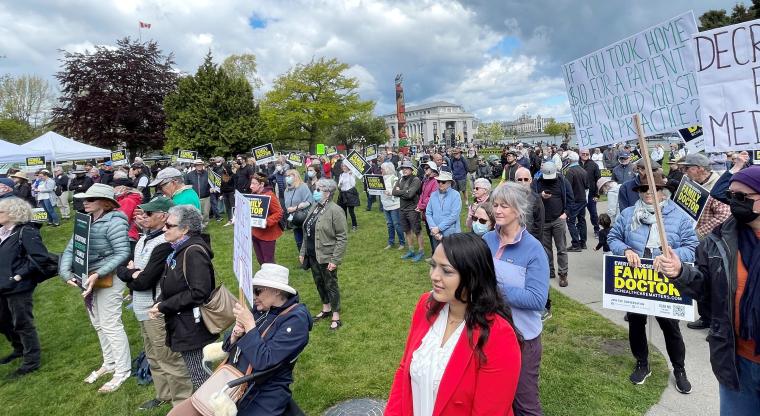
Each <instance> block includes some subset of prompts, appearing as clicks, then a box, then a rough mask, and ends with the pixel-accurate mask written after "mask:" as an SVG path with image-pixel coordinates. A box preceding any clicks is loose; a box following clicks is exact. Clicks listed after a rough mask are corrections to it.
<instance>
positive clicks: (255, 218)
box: [243, 194, 269, 228]
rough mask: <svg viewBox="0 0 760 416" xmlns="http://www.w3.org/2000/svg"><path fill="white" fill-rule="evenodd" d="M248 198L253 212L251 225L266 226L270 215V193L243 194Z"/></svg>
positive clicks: (256, 226)
mask: <svg viewBox="0 0 760 416" xmlns="http://www.w3.org/2000/svg"><path fill="white" fill-rule="evenodd" d="M243 196H245V197H246V198H248V203H249V204H250V207H251V209H250V212H251V227H254V228H266V227H267V215H269V195H256V194H243Z"/></svg>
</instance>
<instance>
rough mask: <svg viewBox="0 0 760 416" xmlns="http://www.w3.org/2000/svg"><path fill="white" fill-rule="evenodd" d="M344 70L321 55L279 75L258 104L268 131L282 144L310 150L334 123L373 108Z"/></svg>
mask: <svg viewBox="0 0 760 416" xmlns="http://www.w3.org/2000/svg"><path fill="white" fill-rule="evenodd" d="M346 69H348V65H346V64H344V63H341V62H338V61H337V60H336V59H334V58H333V59H329V60H326V59H325V58H320V59H319V60H318V61H312V62H310V63H309V64H299V65H296V66H295V67H294V68H292V69H291V70H290V71H289V72H287V73H286V74H283V75H281V76H280V77H278V78H277V79H276V80H275V81H274V87H273V88H272V90H271V91H269V92H268V93H267V94H266V97H265V98H264V101H263V103H262V106H261V115H262V118H263V119H264V121H265V123H266V125H267V127H268V131H267V133H269V134H271V135H272V137H273V138H274V140H275V141H277V142H278V143H279V145H280V146H281V147H290V146H294V147H296V146H300V147H304V146H308V148H309V150H310V151H312V152H313V151H314V150H315V147H316V144H317V143H318V142H325V141H327V139H328V135H329V134H330V133H331V132H332V131H333V129H334V128H335V127H336V126H340V125H342V124H344V123H346V122H348V121H349V120H351V118H352V117H356V116H357V115H359V114H364V113H367V112H370V111H372V108H373V103H372V102H371V101H362V100H360V98H359V94H358V93H357V91H356V90H357V88H358V86H359V81H357V80H356V78H351V77H347V76H346V75H345V74H344V71H345V70H346Z"/></svg>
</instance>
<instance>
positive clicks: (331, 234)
mask: <svg viewBox="0 0 760 416" xmlns="http://www.w3.org/2000/svg"><path fill="white" fill-rule="evenodd" d="M318 205H319V204H312V206H311V208H310V209H309V214H308V215H307V216H306V221H304V224H306V223H307V222H308V221H309V218H310V217H311V214H312V213H313V212H314V209H316V207H317V206H318ZM314 228H315V235H314V246H315V247H316V251H317V262H319V264H327V263H332V264H334V265H336V266H337V265H339V264H340V263H341V261H343V255H344V254H346V228H347V225H346V214H345V213H344V212H343V209H341V208H340V207H339V206H338V205H336V204H335V203H334V202H332V201H327V202H326V203H325V207H324V209H322V212H321V213H320V214H319V218H317V225H316V226H315V227H314ZM305 234H306V233H305V230H304V238H307V237H306V235H305ZM301 256H303V257H306V242H304V244H302V245H301Z"/></svg>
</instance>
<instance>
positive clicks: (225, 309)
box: [182, 244, 238, 335]
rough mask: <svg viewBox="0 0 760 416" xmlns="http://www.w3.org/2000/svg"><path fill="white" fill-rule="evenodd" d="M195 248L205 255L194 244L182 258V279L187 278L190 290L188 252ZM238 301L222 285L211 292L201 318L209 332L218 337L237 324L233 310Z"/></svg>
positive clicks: (202, 307)
mask: <svg viewBox="0 0 760 416" xmlns="http://www.w3.org/2000/svg"><path fill="white" fill-rule="evenodd" d="M193 247H198V248H200V249H201V250H203V252H204V253H205V252H206V250H205V249H204V248H203V247H202V246H201V245H200V244H193V245H191V246H190V247H188V248H187V249H186V250H185V253H184V256H183V257H182V277H184V278H185V284H187V287H188V289H189V288H190V282H189V281H188V280H187V275H186V274H185V270H187V251H188V250H190V249H191V248H193ZM237 302H238V300H237V298H235V295H233V294H232V293H231V292H230V291H229V290H228V289H227V288H226V287H225V286H224V284H220V285H219V286H217V287H216V289H214V290H213V291H212V292H211V295H209V299H208V300H207V301H206V302H205V303H204V304H203V305H201V308H200V309H201V318H202V320H203V324H204V325H205V326H206V329H208V332H211V333H212V334H214V335H216V334H219V333H221V332H222V331H224V330H225V329H227V328H229V327H230V325H232V324H233V323H234V322H235V315H234V314H233V313H232V308H233V307H234V306H235V303H237Z"/></svg>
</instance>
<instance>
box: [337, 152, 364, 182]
mask: <svg viewBox="0 0 760 416" xmlns="http://www.w3.org/2000/svg"><path fill="white" fill-rule="evenodd" d="M343 163H344V164H345V165H346V166H348V168H349V169H350V170H351V173H353V174H354V176H356V177H357V178H359V179H361V178H362V176H363V175H364V172H366V171H367V169H369V162H367V161H366V160H364V158H363V157H362V155H360V154H359V152H357V151H356V150H352V151H351V153H349V154H348V156H347V157H346V158H345V159H343Z"/></svg>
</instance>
